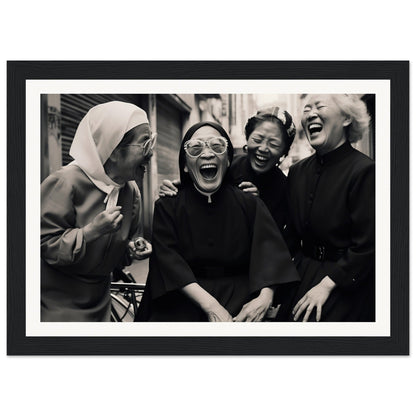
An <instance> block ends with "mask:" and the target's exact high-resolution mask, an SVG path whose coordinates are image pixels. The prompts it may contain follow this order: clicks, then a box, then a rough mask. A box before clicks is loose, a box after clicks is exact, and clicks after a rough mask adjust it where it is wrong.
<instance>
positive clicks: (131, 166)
mask: <svg viewBox="0 0 416 416" xmlns="http://www.w3.org/2000/svg"><path fill="white" fill-rule="evenodd" d="M126 135H131V137H130V139H129V140H128V141H127V143H126V144H123V143H120V145H119V146H118V147H117V148H116V149H115V150H114V151H113V153H112V154H111V156H110V158H109V159H110V160H111V162H112V164H113V166H114V167H115V177H116V179H115V180H116V182H117V178H118V179H119V180H118V182H126V181H131V180H136V181H139V182H140V181H142V180H143V175H144V172H145V171H146V168H145V166H146V165H147V163H148V162H149V160H150V158H151V157H152V155H153V150H152V149H151V148H150V146H149V145H146V143H148V142H149V140H151V138H152V135H151V131H150V127H149V124H141V125H140V126H137V127H134V128H133V129H131V130H130V131H129V132H127V133H126Z"/></svg>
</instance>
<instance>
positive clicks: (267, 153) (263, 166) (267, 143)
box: [247, 121, 285, 173]
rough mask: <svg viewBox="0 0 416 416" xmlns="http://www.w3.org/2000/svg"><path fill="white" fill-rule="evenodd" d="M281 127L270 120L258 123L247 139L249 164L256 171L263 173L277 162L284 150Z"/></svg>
mask: <svg viewBox="0 0 416 416" xmlns="http://www.w3.org/2000/svg"><path fill="white" fill-rule="evenodd" d="M283 134H284V133H283V129H282V128H281V127H280V125H278V124H277V123H274V122H272V121H263V122H262V123H260V124H258V125H257V126H256V128H255V129H254V130H253V132H252V133H251V134H250V136H249V137H248V140H247V153H248V157H249V161H250V166H251V168H252V169H253V170H254V172H256V173H264V172H267V171H269V170H270V169H272V168H273V167H274V166H276V164H277V163H278V162H279V159H280V158H281V157H282V156H283V154H284V151H285V141H284V136H283Z"/></svg>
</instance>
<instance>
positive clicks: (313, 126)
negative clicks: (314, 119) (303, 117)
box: [308, 123, 322, 133]
mask: <svg viewBox="0 0 416 416" xmlns="http://www.w3.org/2000/svg"><path fill="white" fill-rule="evenodd" d="M308 130H309V131H310V132H311V133H313V132H316V131H321V130H322V125H321V124H317V123H312V124H309V126H308Z"/></svg>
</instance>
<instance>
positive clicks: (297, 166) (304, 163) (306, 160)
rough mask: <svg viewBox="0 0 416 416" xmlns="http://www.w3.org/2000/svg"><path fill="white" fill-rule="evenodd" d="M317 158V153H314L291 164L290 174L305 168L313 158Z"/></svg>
mask: <svg viewBox="0 0 416 416" xmlns="http://www.w3.org/2000/svg"><path fill="white" fill-rule="evenodd" d="M315 158H316V156H315V154H313V155H311V156H308V157H305V158H304V159H301V160H298V161H297V162H295V163H294V164H293V165H292V166H290V168H289V175H290V174H293V173H295V172H298V171H300V170H303V169H305V168H306V167H307V166H309V165H310V164H311V162H312V161H313V160H315Z"/></svg>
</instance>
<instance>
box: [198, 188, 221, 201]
mask: <svg viewBox="0 0 416 416" xmlns="http://www.w3.org/2000/svg"><path fill="white" fill-rule="evenodd" d="M194 187H195V189H196V190H197V191H198V192H199V193H200V194H202V195H205V196H206V197H208V203H209V204H210V203H211V202H212V199H211V195H212V194H213V193H215V192H216V191H218V189H216V190H215V191H214V192H204V191H201V190H200V189H199V188H198V187H197V186H196V185H195V184H194Z"/></svg>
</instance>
